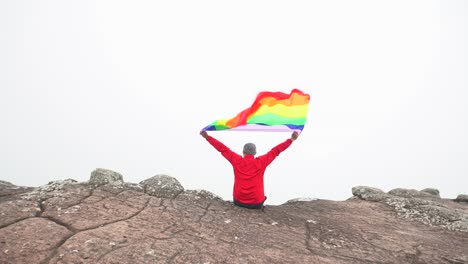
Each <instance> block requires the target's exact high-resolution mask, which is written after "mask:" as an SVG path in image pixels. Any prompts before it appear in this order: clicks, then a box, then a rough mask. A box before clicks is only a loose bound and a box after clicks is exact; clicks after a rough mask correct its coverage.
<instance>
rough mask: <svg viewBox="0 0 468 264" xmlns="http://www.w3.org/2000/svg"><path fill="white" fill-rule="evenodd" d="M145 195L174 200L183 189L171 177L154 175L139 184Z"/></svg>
mask: <svg viewBox="0 0 468 264" xmlns="http://www.w3.org/2000/svg"><path fill="white" fill-rule="evenodd" d="M140 185H142V186H143V188H144V189H145V193H147V194H149V195H152V196H156V197H160V198H175V197H176V196H177V195H179V194H180V193H181V192H183V191H184V187H182V185H181V184H180V182H179V181H178V180H177V179H176V178H173V177H170V176H167V175H156V176H154V177H151V178H149V179H146V180H144V181H142V182H140Z"/></svg>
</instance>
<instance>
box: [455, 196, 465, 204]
mask: <svg viewBox="0 0 468 264" xmlns="http://www.w3.org/2000/svg"><path fill="white" fill-rule="evenodd" d="M455 202H465V203H468V195H467V194H459V195H458V196H457V199H455Z"/></svg>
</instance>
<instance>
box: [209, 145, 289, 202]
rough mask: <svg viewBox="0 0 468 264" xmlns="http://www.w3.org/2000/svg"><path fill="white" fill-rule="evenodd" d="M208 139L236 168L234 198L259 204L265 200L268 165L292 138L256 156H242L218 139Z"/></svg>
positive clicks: (285, 147)
mask: <svg viewBox="0 0 468 264" xmlns="http://www.w3.org/2000/svg"><path fill="white" fill-rule="evenodd" d="M206 140H207V141H208V142H209V143H210V144H211V145H212V146H213V147H214V148H215V149H216V150H218V151H219V152H221V154H222V155H223V156H224V157H225V158H226V159H227V160H228V161H229V162H230V163H231V164H232V167H233V169H234V190H233V196H234V199H235V200H237V201H239V202H241V203H245V204H259V203H262V202H263V201H264V200H265V193H264V189H263V176H264V173H265V169H266V168H267V166H268V165H270V163H271V162H272V161H273V160H274V159H275V158H276V157H277V156H278V155H279V154H280V153H281V152H283V151H284V150H285V149H287V148H288V147H289V146H291V143H292V140H291V139H287V140H286V141H284V142H283V143H281V144H279V145H277V146H276V147H274V148H272V149H271V150H270V151H269V152H268V153H266V154H265V155H262V156H258V157H255V156H254V155H251V154H247V155H244V157H243V156H240V155H239V154H237V153H235V152H233V151H232V150H230V149H229V148H228V147H226V146H225V145H224V144H223V143H221V142H219V141H218V140H217V139H215V138H213V137H211V136H208V137H207V138H206Z"/></svg>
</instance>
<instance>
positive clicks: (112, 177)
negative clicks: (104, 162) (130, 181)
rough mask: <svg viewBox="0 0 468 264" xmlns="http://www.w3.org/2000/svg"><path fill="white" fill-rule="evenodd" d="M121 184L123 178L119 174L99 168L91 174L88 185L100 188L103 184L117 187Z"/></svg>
mask: <svg viewBox="0 0 468 264" xmlns="http://www.w3.org/2000/svg"><path fill="white" fill-rule="evenodd" d="M122 183H123V177H122V175H121V174H120V173H118V172H115V171H111V170H106V169H101V168H99V169H96V170H94V171H93V172H91V178H90V179H89V184H92V185H96V186H101V185H105V184H114V185H119V184H122Z"/></svg>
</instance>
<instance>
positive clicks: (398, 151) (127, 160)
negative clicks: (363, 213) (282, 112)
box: [0, 0, 468, 204]
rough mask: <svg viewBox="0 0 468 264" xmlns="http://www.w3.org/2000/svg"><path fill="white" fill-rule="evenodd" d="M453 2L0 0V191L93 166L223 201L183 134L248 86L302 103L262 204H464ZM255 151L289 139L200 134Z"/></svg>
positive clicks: (226, 167)
mask: <svg viewBox="0 0 468 264" xmlns="http://www.w3.org/2000/svg"><path fill="white" fill-rule="evenodd" d="M467 17H468V4H467V2H466V1H426V0H422V1H219V0H213V1H203V0H202V1H115V0H113V1H96V2H94V1H63V0H60V1H32V0H31V1H19V0H15V1H1V2H0V32H1V34H0V122H1V129H0V179H1V180H6V181H9V182H12V183H15V184H17V185H25V186H39V185H44V184H47V183H48V182H49V181H53V180H59V179H67V178H73V179H75V180H78V181H86V180H88V179H89V176H90V173H91V171H92V170H94V169H95V168H107V169H111V170H114V171H117V172H120V173H121V174H122V175H123V176H124V180H125V181H127V182H135V183H138V182H140V181H142V180H144V179H147V178H149V177H152V176H154V175H156V174H168V175H171V176H174V177H176V178H177V179H178V180H179V181H180V182H181V183H182V185H183V186H184V187H185V188H186V189H206V190H209V191H211V192H213V193H216V194H218V195H220V196H221V197H223V198H224V199H226V200H232V184H233V173H232V169H231V167H230V164H229V163H228V162H227V161H226V160H224V158H223V157H222V156H221V155H220V154H219V153H217V152H216V151H215V150H214V148H212V147H211V146H210V145H209V144H208V142H206V141H205V140H204V139H203V138H202V137H200V135H199V134H198V133H199V131H200V129H201V128H203V127H204V126H206V125H208V124H209V123H211V122H212V121H214V120H216V119H219V118H228V117H232V116H234V115H236V114H237V113H238V112H240V111H241V110H243V109H245V108H246V107H248V106H249V105H250V104H251V103H252V102H253V100H254V98H255V96H256V95H257V93H258V92H260V91H283V92H286V93H289V92H290V91H291V89H293V88H299V89H301V90H302V91H304V92H306V93H309V94H310V96H311V101H310V107H309V114H308V121H307V123H306V127H305V129H304V131H303V133H302V134H301V136H300V137H299V139H298V140H297V141H295V142H294V143H293V145H292V146H291V147H290V148H289V149H287V150H286V151H285V152H283V153H282V154H281V155H280V156H279V157H278V158H277V159H276V160H275V161H274V162H273V163H272V165H271V166H270V167H269V168H268V169H267V171H266V175H265V191H266V195H267V196H268V201H267V203H269V204H281V203H283V202H286V201H287V200H289V199H293V198H298V197H317V198H321V199H331V200H344V199H347V198H349V197H350V196H352V194H351V188H352V187H353V186H357V185H368V186H373V187H377V188H381V189H382V190H384V191H389V190H391V189H393V188H397V187H402V188H411V189H418V190H420V189H423V188H426V187H434V188H438V189H439V190H440V192H441V195H442V196H443V197H446V198H455V197H456V196H457V195H458V194H460V193H465V194H467V193H468V137H467V135H468V106H467V105H468V81H467V76H468V65H467V62H468V53H467V50H468V48H467V47H468V41H467V40H468V21H467ZM210 135H212V136H214V137H216V138H218V139H219V140H221V141H222V142H224V143H225V144H226V145H227V146H229V147H230V148H231V149H233V150H234V151H237V152H241V150H242V146H243V144H244V143H246V142H254V143H256V144H257V149H258V152H259V154H263V153H265V152H267V151H268V150H269V149H270V148H272V147H274V146H275V145H276V144H278V143H280V142H282V141H283V140H285V139H287V138H288V137H290V133H266V132H232V131H231V132H229V131H226V132H211V133H210Z"/></svg>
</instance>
